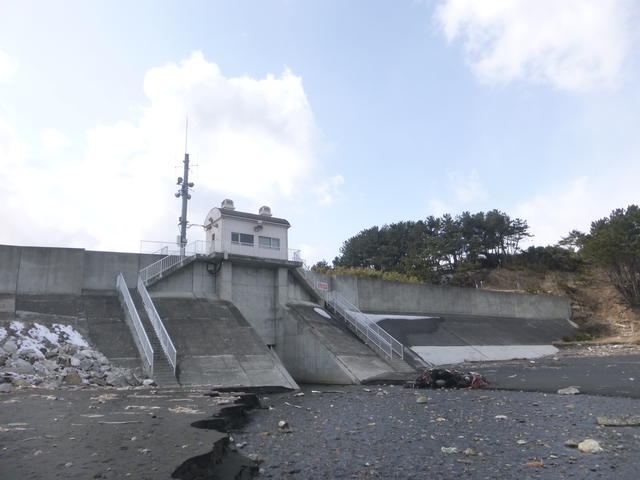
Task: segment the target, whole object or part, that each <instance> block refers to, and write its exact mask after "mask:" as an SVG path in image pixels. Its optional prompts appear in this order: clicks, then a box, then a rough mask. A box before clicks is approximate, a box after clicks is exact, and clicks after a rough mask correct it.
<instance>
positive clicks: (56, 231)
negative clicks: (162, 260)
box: [0, 53, 316, 250]
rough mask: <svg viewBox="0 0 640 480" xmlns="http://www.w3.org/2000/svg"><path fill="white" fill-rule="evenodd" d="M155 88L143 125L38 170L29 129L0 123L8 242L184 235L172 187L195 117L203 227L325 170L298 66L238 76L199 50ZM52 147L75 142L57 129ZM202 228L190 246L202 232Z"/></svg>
mask: <svg viewBox="0 0 640 480" xmlns="http://www.w3.org/2000/svg"><path fill="white" fill-rule="evenodd" d="M144 92H145V94H146V97H147V100H148V101H147V103H146V105H143V106H142V107H140V108H138V110H137V111H138V116H137V118H134V119H131V120H123V121H120V122H117V123H115V124H111V125H101V126H96V127H94V128H91V129H89V130H88V131H87V133H86V151H84V152H79V153H77V152H76V155H75V156H73V155H65V158H64V159H62V160H60V159H58V158H54V157H47V156H46V155H45V157H44V158H37V161H34V162H31V163H30V160H31V159H32V158H31V157H30V156H29V155H28V154H27V153H26V152H28V150H27V149H26V148H25V147H24V143H23V142H21V141H20V140H19V136H18V133H17V132H16V131H15V129H12V128H11V127H10V125H8V124H7V123H6V122H5V123H4V124H3V123H2V119H0V165H1V166H2V167H3V168H2V169H0V195H1V196H2V197H3V198H6V199H8V200H7V202H6V204H5V208H3V209H1V210H0V222H2V224H3V229H2V230H0V243H19V244H25V243H29V244H37V245H57V246H79V247H86V248H93V249H112V250H136V249H137V248H138V245H139V243H138V242H139V240H141V239H148V240H170V239H172V238H175V234H176V233H177V217H178V215H179V201H178V200H176V199H175V198H173V190H172V189H173V188H175V189H176V190H177V186H176V185H175V177H177V176H178V175H182V170H181V163H182V156H183V153H184V150H183V149H184V120H185V116H186V115H187V114H188V115H189V152H190V153H191V159H192V164H194V165H197V167H195V168H194V171H193V172H192V178H191V180H193V181H194V182H195V183H196V188H195V190H194V192H193V201H192V202H191V204H190V217H189V219H190V220H191V221H192V222H193V223H201V221H202V218H201V217H204V215H205V213H206V211H207V210H208V209H209V208H210V207H212V206H213V205H214V204H218V202H219V201H220V199H222V198H224V197H225V196H231V197H232V198H234V197H236V199H237V197H240V199H241V200H242V199H244V204H243V203H242V202H236V204H237V205H238V207H239V208H242V209H245V208H246V207H247V205H246V204H247V203H251V202H254V203H256V204H258V203H259V204H264V203H268V204H272V206H274V205H273V200H274V199H284V198H287V197H289V196H291V195H293V194H294V193H295V191H296V188H297V186H298V185H299V184H300V183H301V182H303V181H305V179H308V177H309V176H310V173H311V172H312V171H313V169H314V168H315V152H316V125H315V121H314V118H313V114H312V111H311V108H310V106H309V103H308V101H307V98H306V94H305V92H304V89H303V87H302V81H301V79H300V78H299V77H297V76H295V75H294V74H292V73H291V72H289V71H288V70H285V71H284V73H282V74H281V75H278V76H274V75H267V76H266V77H264V78H261V79H256V78H250V77H236V78H229V77H225V76H224V75H223V74H222V73H221V72H220V69H219V68H218V67H217V65H215V64H214V63H211V62H208V61H207V60H205V59H204V57H203V56H202V54H200V53H195V54H193V55H192V56H191V57H190V58H188V59H186V60H184V61H182V62H180V63H179V64H168V65H165V66H162V67H158V68H153V69H151V70H149V71H148V72H147V74H146V75H145V78H144ZM45 137H46V138H47V139H46V140H45ZM42 140H43V146H45V145H48V146H49V147H56V146H57V147H61V146H62V145H63V144H64V142H65V140H66V139H65V137H64V136H63V135H58V133H54V132H49V133H48V134H47V135H45V136H43V138H42ZM77 143H79V142H74V144H77ZM5 166H8V167H9V168H4V167H5ZM176 167H178V168H176ZM213 192H215V194H214V193H213ZM275 206H276V207H277V205H275ZM172 225H176V226H175V227H173V226H172ZM174 228H175V229H174ZM194 230H195V229H191V230H190V235H191V239H197V238H199V237H200V235H199V234H196V232H195V231H194Z"/></svg>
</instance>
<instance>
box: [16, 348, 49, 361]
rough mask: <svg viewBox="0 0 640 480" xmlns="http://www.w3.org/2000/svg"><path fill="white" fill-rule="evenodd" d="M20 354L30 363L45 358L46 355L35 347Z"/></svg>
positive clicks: (19, 354)
mask: <svg viewBox="0 0 640 480" xmlns="http://www.w3.org/2000/svg"><path fill="white" fill-rule="evenodd" d="M18 356H19V357H20V358H22V359H24V360H26V361H28V362H30V363H33V362H35V361H37V360H40V359H43V358H44V355H43V353H42V352H41V351H40V350H34V349H33V348H28V349H25V350H22V351H20V352H18Z"/></svg>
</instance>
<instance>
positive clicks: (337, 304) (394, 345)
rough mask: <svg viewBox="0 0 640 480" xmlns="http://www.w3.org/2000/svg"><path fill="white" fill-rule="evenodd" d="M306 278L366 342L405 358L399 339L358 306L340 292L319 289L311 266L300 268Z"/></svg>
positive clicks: (390, 355) (390, 356)
mask: <svg viewBox="0 0 640 480" xmlns="http://www.w3.org/2000/svg"><path fill="white" fill-rule="evenodd" d="M299 270H300V271H301V272H302V275H303V276H304V277H305V278H306V280H307V281H308V282H309V283H310V284H311V286H312V287H313V289H314V290H315V291H316V292H317V293H318V294H319V295H320V297H321V298H322V299H323V300H324V301H325V303H327V304H328V305H329V307H330V308H332V309H333V310H334V311H336V312H337V313H339V314H340V315H341V316H342V318H344V320H345V321H346V322H347V325H348V326H349V327H350V328H351V329H352V330H353V331H354V332H355V333H356V334H357V335H358V336H359V337H361V338H362V339H363V340H365V342H366V343H368V344H370V345H373V346H375V347H377V348H378V349H379V350H380V351H381V352H383V353H384V354H385V355H387V356H388V357H389V358H393V356H394V355H396V356H398V357H399V358H404V346H403V345H402V343H400V342H399V341H398V340H396V339H395V338H393V337H392V336H391V335H389V334H388V333H387V332H386V331H385V330H384V329H382V328H381V327H380V326H378V324H377V323H375V322H372V321H371V320H369V317H367V315H366V314H364V313H362V312H361V311H360V309H359V308H358V307H356V306H355V305H354V304H352V303H351V302H349V301H348V300H347V299H346V298H344V297H343V296H342V295H340V294H339V293H338V292H335V291H334V292H326V291H323V290H319V289H318V287H317V284H318V277H317V276H316V275H315V273H313V271H312V270H310V269H309V268H306V266H305V268H301V269H299Z"/></svg>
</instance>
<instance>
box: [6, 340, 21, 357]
mask: <svg viewBox="0 0 640 480" xmlns="http://www.w3.org/2000/svg"><path fill="white" fill-rule="evenodd" d="M2 348H3V349H4V350H5V351H6V352H7V353H8V354H9V355H11V354H13V353H16V352H17V351H18V345H16V342H14V341H13V340H11V339H9V340H7V341H6V342H4V346H3V347H2Z"/></svg>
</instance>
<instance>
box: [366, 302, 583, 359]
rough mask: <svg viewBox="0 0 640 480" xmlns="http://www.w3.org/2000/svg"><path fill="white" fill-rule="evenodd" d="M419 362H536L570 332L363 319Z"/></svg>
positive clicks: (481, 320) (495, 321)
mask: <svg viewBox="0 0 640 480" xmlns="http://www.w3.org/2000/svg"><path fill="white" fill-rule="evenodd" d="M369 318H370V319H371V321H375V322H376V323H377V324H378V325H379V326H381V327H382V328H383V329H384V330H386V331H387V332H388V333H389V334H391V335H392V336H393V337H394V338H396V339H397V340H398V341H400V342H401V343H403V344H404V345H405V346H407V347H409V348H411V350H413V351H414V352H415V353H416V354H418V355H419V356H420V357H421V358H422V359H423V360H425V361H427V362H429V363H431V364H434V365H444V364H449V363H459V362H464V361H466V360H471V361H480V360H508V359H512V358H538V357H541V356H544V355H550V354H554V353H556V352H557V351H558V349H557V348H556V347H554V346H553V345H552V343H553V342H554V341H557V340H560V339H562V337H564V336H571V335H573V334H575V328H574V327H573V326H572V325H571V324H570V323H569V322H568V321H567V320H564V319H523V318H505V317H502V318H501V317H483V316H473V315H453V314H449V315H442V316H429V315H422V316H406V315H405V316H403V315H395V316H394V315H385V314H380V315H369Z"/></svg>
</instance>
